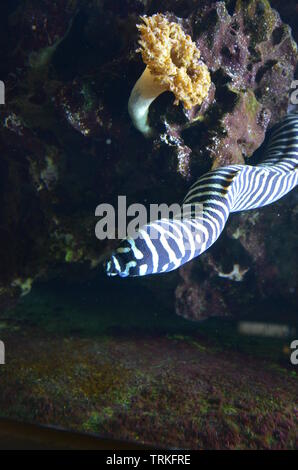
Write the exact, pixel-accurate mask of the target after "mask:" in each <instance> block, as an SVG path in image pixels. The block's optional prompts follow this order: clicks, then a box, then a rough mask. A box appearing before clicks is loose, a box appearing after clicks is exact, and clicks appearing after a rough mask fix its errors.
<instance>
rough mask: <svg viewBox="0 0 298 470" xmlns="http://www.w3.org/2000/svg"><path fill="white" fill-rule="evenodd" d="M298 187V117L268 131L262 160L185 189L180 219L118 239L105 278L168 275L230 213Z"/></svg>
mask: <svg viewBox="0 0 298 470" xmlns="http://www.w3.org/2000/svg"><path fill="white" fill-rule="evenodd" d="M297 184H298V115H297V114H291V115H288V116H286V117H285V118H284V119H283V120H282V121H281V122H280V123H279V124H278V126H276V128H275V129H274V130H273V132H272V136H271V139H270V142H269V144H268V147H267V150H266V153H265V160H264V162H263V163H261V164H259V165H257V166H250V165H230V166H227V167H223V168H217V169H216V170H213V171H210V172H208V173H207V174H205V175H203V176H202V177H201V178H199V179H198V181H197V182H196V183H195V184H194V185H193V186H192V187H191V188H190V190H189V192H188V193H187V195H186V197H185V199H184V201H183V208H184V209H185V210H184V212H183V217H182V218H181V217H180V218H177V219H176V218H174V219H172V220H171V219H160V220H156V221H154V222H151V223H149V224H147V225H145V226H143V227H142V228H141V229H140V230H139V232H138V237H137V238H135V239H133V238H127V239H125V240H123V241H122V242H121V244H120V246H119V248H118V249H117V250H116V251H115V252H114V253H113V254H112V256H111V258H110V259H109V260H108V261H107V263H106V272H107V274H108V275H110V276H113V275H119V276H122V277H126V276H143V275H147V274H154V273H163V272H168V271H172V270H174V269H176V268H178V267H179V266H182V265H183V264H184V263H187V262H188V261H190V260H191V259H193V258H195V257H196V256H198V255H200V254H201V253H203V252H204V251H205V250H207V249H208V248H209V247H210V246H211V245H212V244H213V243H214V242H215V241H216V240H217V238H218V237H219V236H220V234H221V232H222V231H223V229H224V226H225V224H226V221H227V219H228V217H229V214H230V213H231V212H238V211H242V210H250V209H256V208H260V207H263V206H266V205H268V204H271V203H272V202H275V201H277V200H278V199H280V198H282V197H283V196H284V195H286V194H287V193H288V192H289V191H291V190H292V189H293V188H294V187H295V186H296V185H297Z"/></svg>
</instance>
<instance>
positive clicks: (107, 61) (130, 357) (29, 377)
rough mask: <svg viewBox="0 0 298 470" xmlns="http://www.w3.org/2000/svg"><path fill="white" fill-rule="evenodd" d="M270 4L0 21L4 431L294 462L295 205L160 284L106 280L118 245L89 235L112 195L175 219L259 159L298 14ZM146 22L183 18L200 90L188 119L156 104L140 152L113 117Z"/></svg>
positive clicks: (121, 105) (128, 128)
mask: <svg viewBox="0 0 298 470" xmlns="http://www.w3.org/2000/svg"><path fill="white" fill-rule="evenodd" d="M270 4H271V6H272V7H273V8H274V9H276V10H277V11H278V12H279V14H280V17H279V16H278V15H277V14H276V13H275V12H274V11H273V10H272V9H271V7H270V5H269V2H267V1H266V0H258V1H257V0H249V1H248V0H247V1H244V0H243V1H237V2H235V1H225V2H210V1H200V2H198V1H195V0H181V1H174V0H164V1H163V0H162V1H159V2H156V1H155V0H151V1H150V0H148V1H146V0H143V1H141V0H111V1H105V0H96V1H95V0H90V1H87V0H86V1H80V0H73V1H70V0H57V1H47V0H42V1H34V0H25V1H16V0H13V1H9V2H8V1H3V2H2V3H1V6H0V13H1V14H0V38H1V48H0V79H1V80H2V81H3V82H4V83H5V104H4V105H0V122H1V126H0V207H1V210H0V340H1V341H3V342H4V344H5V365H0V388H1V392H0V416H1V417H2V418H11V419H14V420H18V421H22V422H25V423H35V424H43V425H47V426H55V427H58V428H62V429H65V430H69V431H73V430H75V431H79V432H84V433H95V434H96V435H98V436H100V437H103V438H110V439H118V440H119V439H120V440H125V441H130V442H132V443H143V444H147V445H153V446H161V447H164V448H173V447H174V448H182V449H287V448H291V449H293V448H297V447H298V446H297V444H298V441H297V439H298V433H297V429H298V428H297V417H298V404H297V396H298V393H297V392H298V387H297V372H298V371H297V366H295V365H293V364H292V363H291V360H290V356H291V347H290V345H291V342H292V341H293V340H295V339H298V320H297V319H298V317H297V307H298V272H297V269H298V268H297V266H298V263H297V214H298V196H297V190H294V191H292V192H291V193H290V194H289V195H287V196H286V197H285V198H284V199H282V200H280V201H279V202H277V203H275V204H274V205H272V206H268V207H266V208H263V209H260V210H255V211H251V212H243V213H239V214H234V215H232V216H231V217H230V219H229V222H228V224H227V226H226V229H225V231H224V233H223V234H222V236H221V237H220V239H219V240H218V241H217V242H216V244H214V245H213V246H212V247H211V248H210V249H209V250H208V251H207V252H206V253H204V254H203V255H202V256H201V257H199V258H198V259H195V260H194V261H192V262H190V263H188V264H186V265H185V266H184V267H182V268H180V269H179V270H177V271H174V272H172V273H167V274H165V275H158V276H152V277H144V278H129V279H118V278H108V277H107V276H106V274H105V272H104V269H103V267H102V263H103V261H104V259H105V258H106V257H107V256H108V254H109V253H110V251H111V250H112V248H113V247H114V246H115V242H114V241H110V240H109V241H99V240H98V239H97V238H96V237H95V233H94V229H95V224H96V222H97V218H96V217H95V215H94V213H95V208H96V206H97V205H98V204H100V203H103V202H105V203H110V204H114V205H116V203H117V197H118V195H126V196H127V200H128V204H129V203H133V202H140V203H143V204H145V205H146V206H147V207H149V204H150V203H161V202H165V203H172V202H178V201H180V200H181V199H182V198H183V196H184V195H185V193H186V191H187V188H188V187H189V186H190V184H191V183H192V182H193V181H194V180H195V178H197V177H198V176H200V175H201V174H203V173H204V172H205V171H208V170H209V169H210V168H211V166H212V164H214V162H215V163H217V164H219V165H225V164H229V163H244V162H246V163H247V162H249V161H250V162H253V163H255V162H257V161H259V159H260V158H261V157H262V150H263V147H262V146H261V144H262V142H263V140H264V138H265V134H266V133H267V134H268V133H270V128H271V127H272V125H273V124H274V123H276V122H278V120H279V119H280V118H281V117H282V116H283V115H285V113H286V112H287V110H288V107H289V104H290V94H291V91H292V89H291V84H292V82H293V80H294V78H295V77H296V78H297V75H295V70H296V66H297V46H296V45H295V42H294V40H296V41H297V35H298V31H297V24H298V10H297V3H296V2H295V1H287V2H280V1H278V0H276V1H271V2H270ZM157 12H161V13H166V12H169V14H170V15H171V18H173V20H174V19H175V18H176V17H179V18H183V20H184V22H183V25H184V27H185V28H186V29H187V28H189V30H190V31H191V32H192V37H193V38H194V39H195V40H196V41H198V43H199V44H200V48H201V51H202V56H203V58H204V60H205V62H206V63H207V65H208V67H209V68H210V70H211V71H212V73H211V77H212V82H213V86H212V93H211V95H210V96H208V98H207V100H206V102H205V103H204V104H203V106H202V108H200V109H195V110H193V114H187V113H185V112H184V111H183V106H181V105H180V106H178V107H176V106H173V96H172V95H171V94H170V93H165V94H163V95H161V96H160V97H159V98H158V99H157V100H156V101H155V102H154V103H153V104H152V106H151V108H150V121H151V123H152V125H153V126H154V128H155V130H156V135H155V137H154V138H153V139H145V138H144V137H143V136H142V135H141V134H140V133H139V132H138V131H137V130H136V129H134V128H133V126H132V124H131V121H130V118H129V115H128V112H127V101H128V98H129V94H130V91H131V89H132V87H133V86H134V84H135V82H136V80H137V79H138V77H139V75H140V74H141V73H142V71H143V69H144V64H143V63H142V59H141V56H140V54H138V53H136V52H135V50H136V46H137V40H138V33H137V29H136V24H137V23H138V22H139V21H140V20H139V16H140V15H142V14H148V15H152V14H154V13H157ZM235 15H236V16H235ZM286 25H290V27H291V29H289V28H288V27H287V26H286ZM210 51H212V53H210ZM232 75H233V77H234V78H233V80H234V82H233V87H234V88H233V87H232V89H231V87H230V82H231V76H232ZM205 118H206V119H205ZM204 119H205V120H204ZM206 123H207V124H206ZM248 128H249V129H250V132H247V129H248ZM267 134H266V135H267ZM215 141H216V143H217V144H216V145H213V144H212V142H215ZM260 146H261V147H260ZM255 152H256V153H255ZM252 155H254V156H253V157H252ZM235 270H236V271H235ZM235 272H237V273H238V275H237V276H236V277H235V275H233V273H235Z"/></svg>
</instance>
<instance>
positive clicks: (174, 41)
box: [137, 14, 211, 109]
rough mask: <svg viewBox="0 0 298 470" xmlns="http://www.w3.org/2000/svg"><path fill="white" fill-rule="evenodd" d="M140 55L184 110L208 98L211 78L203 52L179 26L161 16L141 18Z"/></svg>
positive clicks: (156, 79) (159, 82)
mask: <svg viewBox="0 0 298 470" xmlns="http://www.w3.org/2000/svg"><path fill="white" fill-rule="evenodd" d="M141 19H142V20H143V24H141V25H138V26H137V27H138V29H139V31H140V34H141V39H140V41H139V44H140V48H139V49H138V51H139V52H141V54H142V58H143V61H144V63H145V64H146V65H147V66H148V68H149V70H150V72H151V74H152V75H153V77H154V80H155V82H157V83H158V84H159V85H160V86H161V87H163V88H164V89H165V90H169V91H172V92H173V93H174V95H175V98H176V99H175V102H174V103H175V104H179V101H182V102H183V104H184V106H185V108H187V109H190V108H192V107H193V106H195V105H200V104H201V103H202V101H203V100H204V98H206V96H207V94H208V91H209V88H210V85H211V78H210V73H209V71H208V68H207V66H206V65H205V64H204V63H203V62H202V61H200V51H199V50H198V48H197V47H196V44H195V43H194V42H193V41H192V39H191V37H190V36H189V35H187V34H185V33H184V31H183V30H182V28H181V26H180V25H179V24H178V23H174V22H169V21H168V20H167V19H166V17H165V16H164V15H162V14H156V15H153V16H151V17H147V16H143V17H141Z"/></svg>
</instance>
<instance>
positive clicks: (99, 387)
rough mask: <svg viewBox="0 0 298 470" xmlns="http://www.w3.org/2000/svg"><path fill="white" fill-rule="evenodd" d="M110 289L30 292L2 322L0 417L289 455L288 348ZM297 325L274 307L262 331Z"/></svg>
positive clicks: (124, 289)
mask: <svg viewBox="0 0 298 470" xmlns="http://www.w3.org/2000/svg"><path fill="white" fill-rule="evenodd" d="M117 282H119V281H116V285H115V283H114V282H113V284H111V283H109V282H105V281H103V284H104V285H101V287H100V286H99V285H98V282H97V281H96V282H95V281H92V282H89V283H79V284H76V285H75V286H73V285H71V284H65V282H63V281H60V282H58V281H53V282H51V283H48V284H39V285H36V286H35V287H34V288H33V290H32V292H31V293H30V294H29V295H27V296H26V297H23V299H22V300H21V302H20V303H19V304H18V306H17V307H16V308H14V309H12V310H9V311H7V312H6V313H5V315H3V314H2V315H1V322H0V336H1V338H3V340H4V342H5V344H6V365H5V366H1V371H0V373H1V389H2V391H1V398H0V409H1V416H2V417H9V418H15V419H18V420H23V421H29V422H36V423H42V424H46V425H58V426H60V427H63V428H65V429H72V430H79V431H83V432H91V433H96V434H98V435H100V436H104V437H110V438H117V439H125V440H130V441H135V442H141V443H147V444H153V445H154V444H156V443H158V445H163V446H165V447H173V446H179V447H183V448H218V449H221V448H226V449H247V448H250V449H257V448H271V449H278V448H295V446H296V445H297V442H296V439H297V408H296V406H297V372H296V369H295V367H294V366H291V364H290V361H289V354H290V351H289V344H290V341H291V338H290V337H282V338H279V339H277V338H264V337H260V336H246V335H242V334H240V333H239V328H238V327H239V320H237V321H236V320H231V319H210V320H207V321H205V322H202V323H195V322H190V321H187V320H184V319H182V318H180V317H178V316H176V315H175V314H174V312H173V311H171V309H166V308H165V307H164V306H163V305H161V304H160V303H159V302H156V301H154V300H153V298H152V295H151V293H150V292H148V291H147V290H146V289H145V288H144V287H143V286H141V285H140V286H138V289H136V288H135V285H134V284H132V283H131V282H129V281H124V283H123V281H120V283H119V284H118V285H117ZM281 314H282V315H281ZM242 320H249V321H253V320H255V321H258V322H259V323H260V322H262V321H265V322H268V321H269V320H268V314H267V315H266V314H264V315H263V319H262V317H260V316H259V317H258V319H256V318H255V319H253V318H252V317H251V315H250V316H249V319H247V318H244V319H242ZM295 321H296V320H295V316H294V315H293V314H291V315H290V314H288V315H286V313H285V312H280V311H278V309H274V306H272V310H271V314H270V323H274V324H275V325H278V324H285V322H286V324H288V325H290V327H291V331H293V330H294V329H295V328H296V327H297V325H296V324H295Z"/></svg>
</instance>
